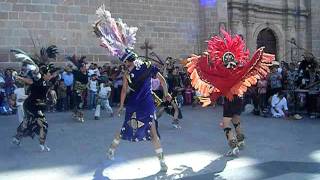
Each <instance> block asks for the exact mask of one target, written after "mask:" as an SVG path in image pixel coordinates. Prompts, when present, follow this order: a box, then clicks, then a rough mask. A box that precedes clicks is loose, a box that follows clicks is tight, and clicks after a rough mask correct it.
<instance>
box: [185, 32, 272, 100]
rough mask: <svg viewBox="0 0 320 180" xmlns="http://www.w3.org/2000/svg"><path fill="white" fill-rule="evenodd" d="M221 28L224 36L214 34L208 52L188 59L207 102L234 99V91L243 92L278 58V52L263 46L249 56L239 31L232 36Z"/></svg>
mask: <svg viewBox="0 0 320 180" xmlns="http://www.w3.org/2000/svg"><path fill="white" fill-rule="evenodd" d="M220 31H221V33H222V35H223V36H214V37H212V38H211V39H210V40H209V41H208V50H207V52H205V53H204V54H203V55H201V56H197V55H192V56H191V57H190V58H188V59H187V64H186V67H187V68H188V72H189V73H190V78H191V79H192V82H191V84H192V86H193V87H194V88H195V89H197V90H198V91H199V92H200V93H201V94H202V95H203V96H204V98H203V99H202V102H203V103H204V106H205V105H208V104H210V103H211V101H212V100H216V99H217V98H218V97H219V96H226V97H227V98H228V99H230V100H231V99H232V98H233V97H234V95H238V96H242V95H243V94H244V93H245V92H246V91H247V89H248V88H249V87H251V86H252V85H255V84H256V83H257V80H259V79H261V78H262V77H265V76H266V75H267V74H268V73H269V72H270V70H269V67H268V66H270V65H271V62H272V61H273V60H274V55H273V54H267V53H265V52H263V48H259V49H257V50H256V52H255V53H254V55H253V57H252V58H251V59H249V50H246V47H245V43H244V41H243V40H242V38H241V37H240V36H239V35H235V36H234V37H232V36H231V35H230V34H229V33H227V32H226V31H224V30H223V29H221V30H220Z"/></svg>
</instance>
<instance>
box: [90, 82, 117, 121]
mask: <svg viewBox="0 0 320 180" xmlns="http://www.w3.org/2000/svg"><path fill="white" fill-rule="evenodd" d="M110 94H111V87H110V83H101V84H100V90H99V94H98V103H97V108H96V111H95V113H94V119H96V120H98V119H99V118H100V109H101V106H102V107H103V108H106V109H107V110H108V111H109V113H110V117H113V110H112V108H111V106H110V104H109V97H110Z"/></svg>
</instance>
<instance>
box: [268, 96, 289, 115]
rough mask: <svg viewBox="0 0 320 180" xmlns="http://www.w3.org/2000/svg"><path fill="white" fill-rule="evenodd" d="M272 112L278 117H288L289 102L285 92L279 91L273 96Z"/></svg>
mask: <svg viewBox="0 0 320 180" xmlns="http://www.w3.org/2000/svg"><path fill="white" fill-rule="evenodd" d="M271 113H272V116H273V117H276V118H281V117H287V115H288V104H287V99H286V98H285V97H284V94H283V92H281V91H278V92H277V93H276V94H274V95H273V96H272V99H271Z"/></svg>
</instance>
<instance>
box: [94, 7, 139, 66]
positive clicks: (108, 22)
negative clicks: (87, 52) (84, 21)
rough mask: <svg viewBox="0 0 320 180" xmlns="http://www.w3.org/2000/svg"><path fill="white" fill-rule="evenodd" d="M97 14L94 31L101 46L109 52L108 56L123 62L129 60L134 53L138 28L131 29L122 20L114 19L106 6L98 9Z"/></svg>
mask: <svg viewBox="0 0 320 180" xmlns="http://www.w3.org/2000/svg"><path fill="white" fill-rule="evenodd" d="M96 14H97V16H98V20H97V21H96V22H95V24H94V25H93V29H94V33H95V34H96V35H97V37H98V39H99V40H100V45H101V46H102V47H104V48H105V49H106V50H107V54H108V55H112V56H117V57H119V59H120V60H121V61H124V60H126V59H127V58H129V57H130V53H131V54H132V53H133V52H132V51H131V50H133V48H134V44H135V42H136V32H137V30H138V28H137V27H129V26H128V25H127V24H126V23H124V22H122V20H121V19H117V20H115V19H114V18H112V17H111V13H110V12H109V11H107V10H106V9H105V6H104V5H102V6H101V7H99V8H98V9H97V11H96ZM133 54H134V53H133Z"/></svg>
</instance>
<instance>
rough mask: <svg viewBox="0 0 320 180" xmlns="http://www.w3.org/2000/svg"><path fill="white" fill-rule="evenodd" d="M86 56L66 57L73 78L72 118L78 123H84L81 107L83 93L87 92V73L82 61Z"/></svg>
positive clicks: (84, 63) (82, 104)
mask: <svg viewBox="0 0 320 180" xmlns="http://www.w3.org/2000/svg"><path fill="white" fill-rule="evenodd" d="M85 58H86V56H81V57H80V58H79V59H78V58H77V57H76V55H73V56H68V57H67V60H69V62H70V63H71V65H72V69H73V71H72V74H73V77H74V82H75V83H73V103H74V109H73V117H74V118H76V119H77V120H78V121H79V122H82V123H83V122H84V114H83V108H84V107H83V106H84V98H85V96H84V93H85V92H86V90H87V84H88V73H87V67H86V62H85V61H84V60H85Z"/></svg>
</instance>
